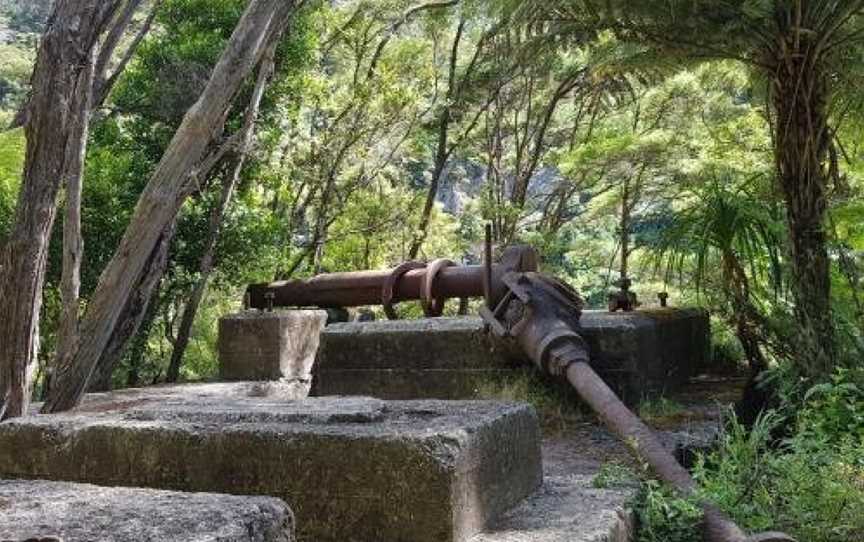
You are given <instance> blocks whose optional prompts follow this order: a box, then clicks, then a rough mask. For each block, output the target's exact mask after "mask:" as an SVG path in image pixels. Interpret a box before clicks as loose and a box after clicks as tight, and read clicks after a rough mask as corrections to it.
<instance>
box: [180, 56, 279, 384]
mask: <svg viewBox="0 0 864 542" xmlns="http://www.w3.org/2000/svg"><path fill="white" fill-rule="evenodd" d="M275 52H276V51H275V49H274V48H273V47H271V48H270V50H269V51H268V52H267V55H266V56H265V57H264V59H263V60H262V61H261V66H260V68H259V69H258V80H257V82H256V84H255V89H254V91H253V92H252V98H251V99H250V101H249V107H248V108H247V109H246V115H245V119H244V123H243V128H242V130H243V132H244V133H243V136H242V140H243V141H242V143H241V144H240V148H239V149H238V150H237V154H236V157H235V163H234V167H233V168H232V171H231V173H230V174H229V175H226V176H225V180H224V181H223V184H222V193H221V195H220V197H219V202H218V203H217V204H216V205H215V206H214V207H213V211H212V213H211V214H210V231H209V234H208V236H207V244H206V246H205V248H204V255H203V256H202V257H201V267H200V270H199V273H200V276H199V277H198V282H197V283H195V287H194V289H193V290H192V296H191V297H190V298H189V302H188V303H186V306H185V307H184V308H183V316H182V317H181V319H180V329H179V330H178V331H177V341H176V342H175V343H174V349H173V350H172V351H171V363H170V364H169V365H168V374H167V381H168V382H177V379H178V378H179V377H180V366H181V364H182V363H183V355H184V354H185V353H186V348H187V347H188V346H189V339H190V337H191V335H192V324H194V323H195V316H196V315H197V314H198V307H199V306H200V305H201V300H202V299H204V294H205V293H206V291H207V283H208V281H209V280H210V275H211V274H212V272H213V269H214V267H215V260H216V247H217V246H218V244H219V237H220V235H221V233H222V223H223V222H224V220H225V213H226V212H227V211H228V207H229V206H230V205H231V198H232V196H233V195H234V191H235V190H236V188H237V185H238V184H239V182H240V174H241V173H242V172H243V166H244V165H245V164H246V157H247V156H248V153H249V150H250V148H251V147H252V139H253V136H254V134H255V121H256V120H257V119H258V112H259V111H260V108H261V100H262V98H263V97H264V90H265V89H266V88H267V83H268V82H269V81H270V78H271V77H272V76H273V68H274V63H275V59H274V55H275Z"/></svg>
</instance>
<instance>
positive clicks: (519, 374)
mask: <svg viewBox="0 0 864 542" xmlns="http://www.w3.org/2000/svg"><path fill="white" fill-rule="evenodd" d="M475 393H476V396H477V398H479V399H491V400H499V401H521V402H526V403H529V404H531V405H533V406H534V408H535V409H536V410H537V414H538V416H539V418H540V423H541V425H542V427H543V430H544V432H546V433H547V434H549V433H552V434H555V433H561V432H564V431H566V430H567V429H568V428H569V427H572V426H573V425H574V424H576V423H578V422H584V421H585V419H586V418H587V416H588V415H587V413H586V412H585V411H584V410H582V406H581V404H580V403H579V400H578V398H577V396H576V393H575V392H574V391H573V390H572V389H571V388H570V387H569V385H567V384H566V383H563V382H559V381H557V380H553V379H551V378H549V377H546V376H544V375H543V374H541V373H540V371H537V370H536V369H534V368H533V367H526V368H524V369H523V370H520V371H514V372H513V374H507V375H504V376H500V377H495V378H491V379H484V380H482V381H479V382H477V384H476V391H475Z"/></svg>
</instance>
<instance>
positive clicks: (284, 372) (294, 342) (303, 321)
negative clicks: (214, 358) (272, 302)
mask: <svg viewBox="0 0 864 542" xmlns="http://www.w3.org/2000/svg"><path fill="white" fill-rule="evenodd" d="M326 322H327V313H326V312H325V311H320V310H286V311H275V312H260V311H246V312H241V313H237V314H232V315H230V316H226V317H224V318H222V319H221V320H219V369H220V376H221V379H222V380H280V379H281V380H286V381H293V382H305V383H307V384H308V383H309V382H310V381H311V372H312V364H313V363H314V362H315V353H316V352H317V350H318V341H319V336H320V334H321V330H322V329H324V325H325V324H326Z"/></svg>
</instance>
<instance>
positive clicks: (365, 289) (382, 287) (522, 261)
mask: <svg viewBox="0 0 864 542" xmlns="http://www.w3.org/2000/svg"><path fill="white" fill-rule="evenodd" d="M433 263H434V262H433ZM491 268H492V269H491V271H492V281H491V288H492V290H493V291H492V292H491V295H492V296H493V297H494V296H496V295H499V296H500V295H501V293H500V290H501V289H502V288H503V287H502V286H501V284H502V283H501V277H502V276H503V275H505V274H506V273H509V272H513V271H534V270H536V269H537V255H536V253H535V252H534V249H532V248H531V247H525V246H519V247H510V248H508V249H507V250H506V251H505V252H504V254H503V255H502V257H501V260H500V261H499V262H498V263H495V264H492V266H491ZM397 269H399V268H396V269H392V270H385V271H356V272H350V273H328V274H324V275H318V276H316V277H312V278H310V279H307V280H290V281H284V282H273V283H269V284H253V285H251V286H249V287H248V288H247V290H246V306H247V308H252V309H261V310H264V309H268V308H271V307H273V306H276V307H324V308H329V307H359V306H364V305H378V304H381V303H382V298H383V297H384V296H383V293H384V292H385V291H386V289H387V287H388V286H391V285H388V281H389V279H390V278H391V276H393V274H394V272H395V271H396V270H397ZM429 271H430V269H425V268H424V269H411V270H409V271H407V272H404V273H400V276H399V278H398V280H396V281H395V284H392V297H391V299H390V301H392V302H394V303H396V302H399V301H407V300H415V299H416V300H425V299H427V297H428V296H430V295H432V296H433V297H434V298H438V299H442V300H443V299H449V298H469V297H481V296H483V295H484V293H485V291H484V281H485V279H484V274H485V273H486V272H487V269H486V268H485V267H484V266H482V265H469V266H464V267H460V266H451V267H444V266H442V265H436V266H433V269H432V271H433V272H432V273H431V274H430V272H429ZM430 278H431V279H432V282H433V284H428V282H429V280H430ZM496 285H497V290H498V291H496Z"/></svg>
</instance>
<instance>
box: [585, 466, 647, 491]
mask: <svg viewBox="0 0 864 542" xmlns="http://www.w3.org/2000/svg"><path fill="white" fill-rule="evenodd" d="M638 482H639V477H638V476H637V475H636V473H634V472H633V470H632V469H631V468H630V467H627V466H624V465H619V464H617V463H603V465H601V466H600V470H599V471H598V472H597V474H596V475H595V476H594V478H592V479H591V485H592V486H593V487H595V488H597V489H610V488H615V487H632V486H633V485H634V484H636V483H638Z"/></svg>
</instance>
